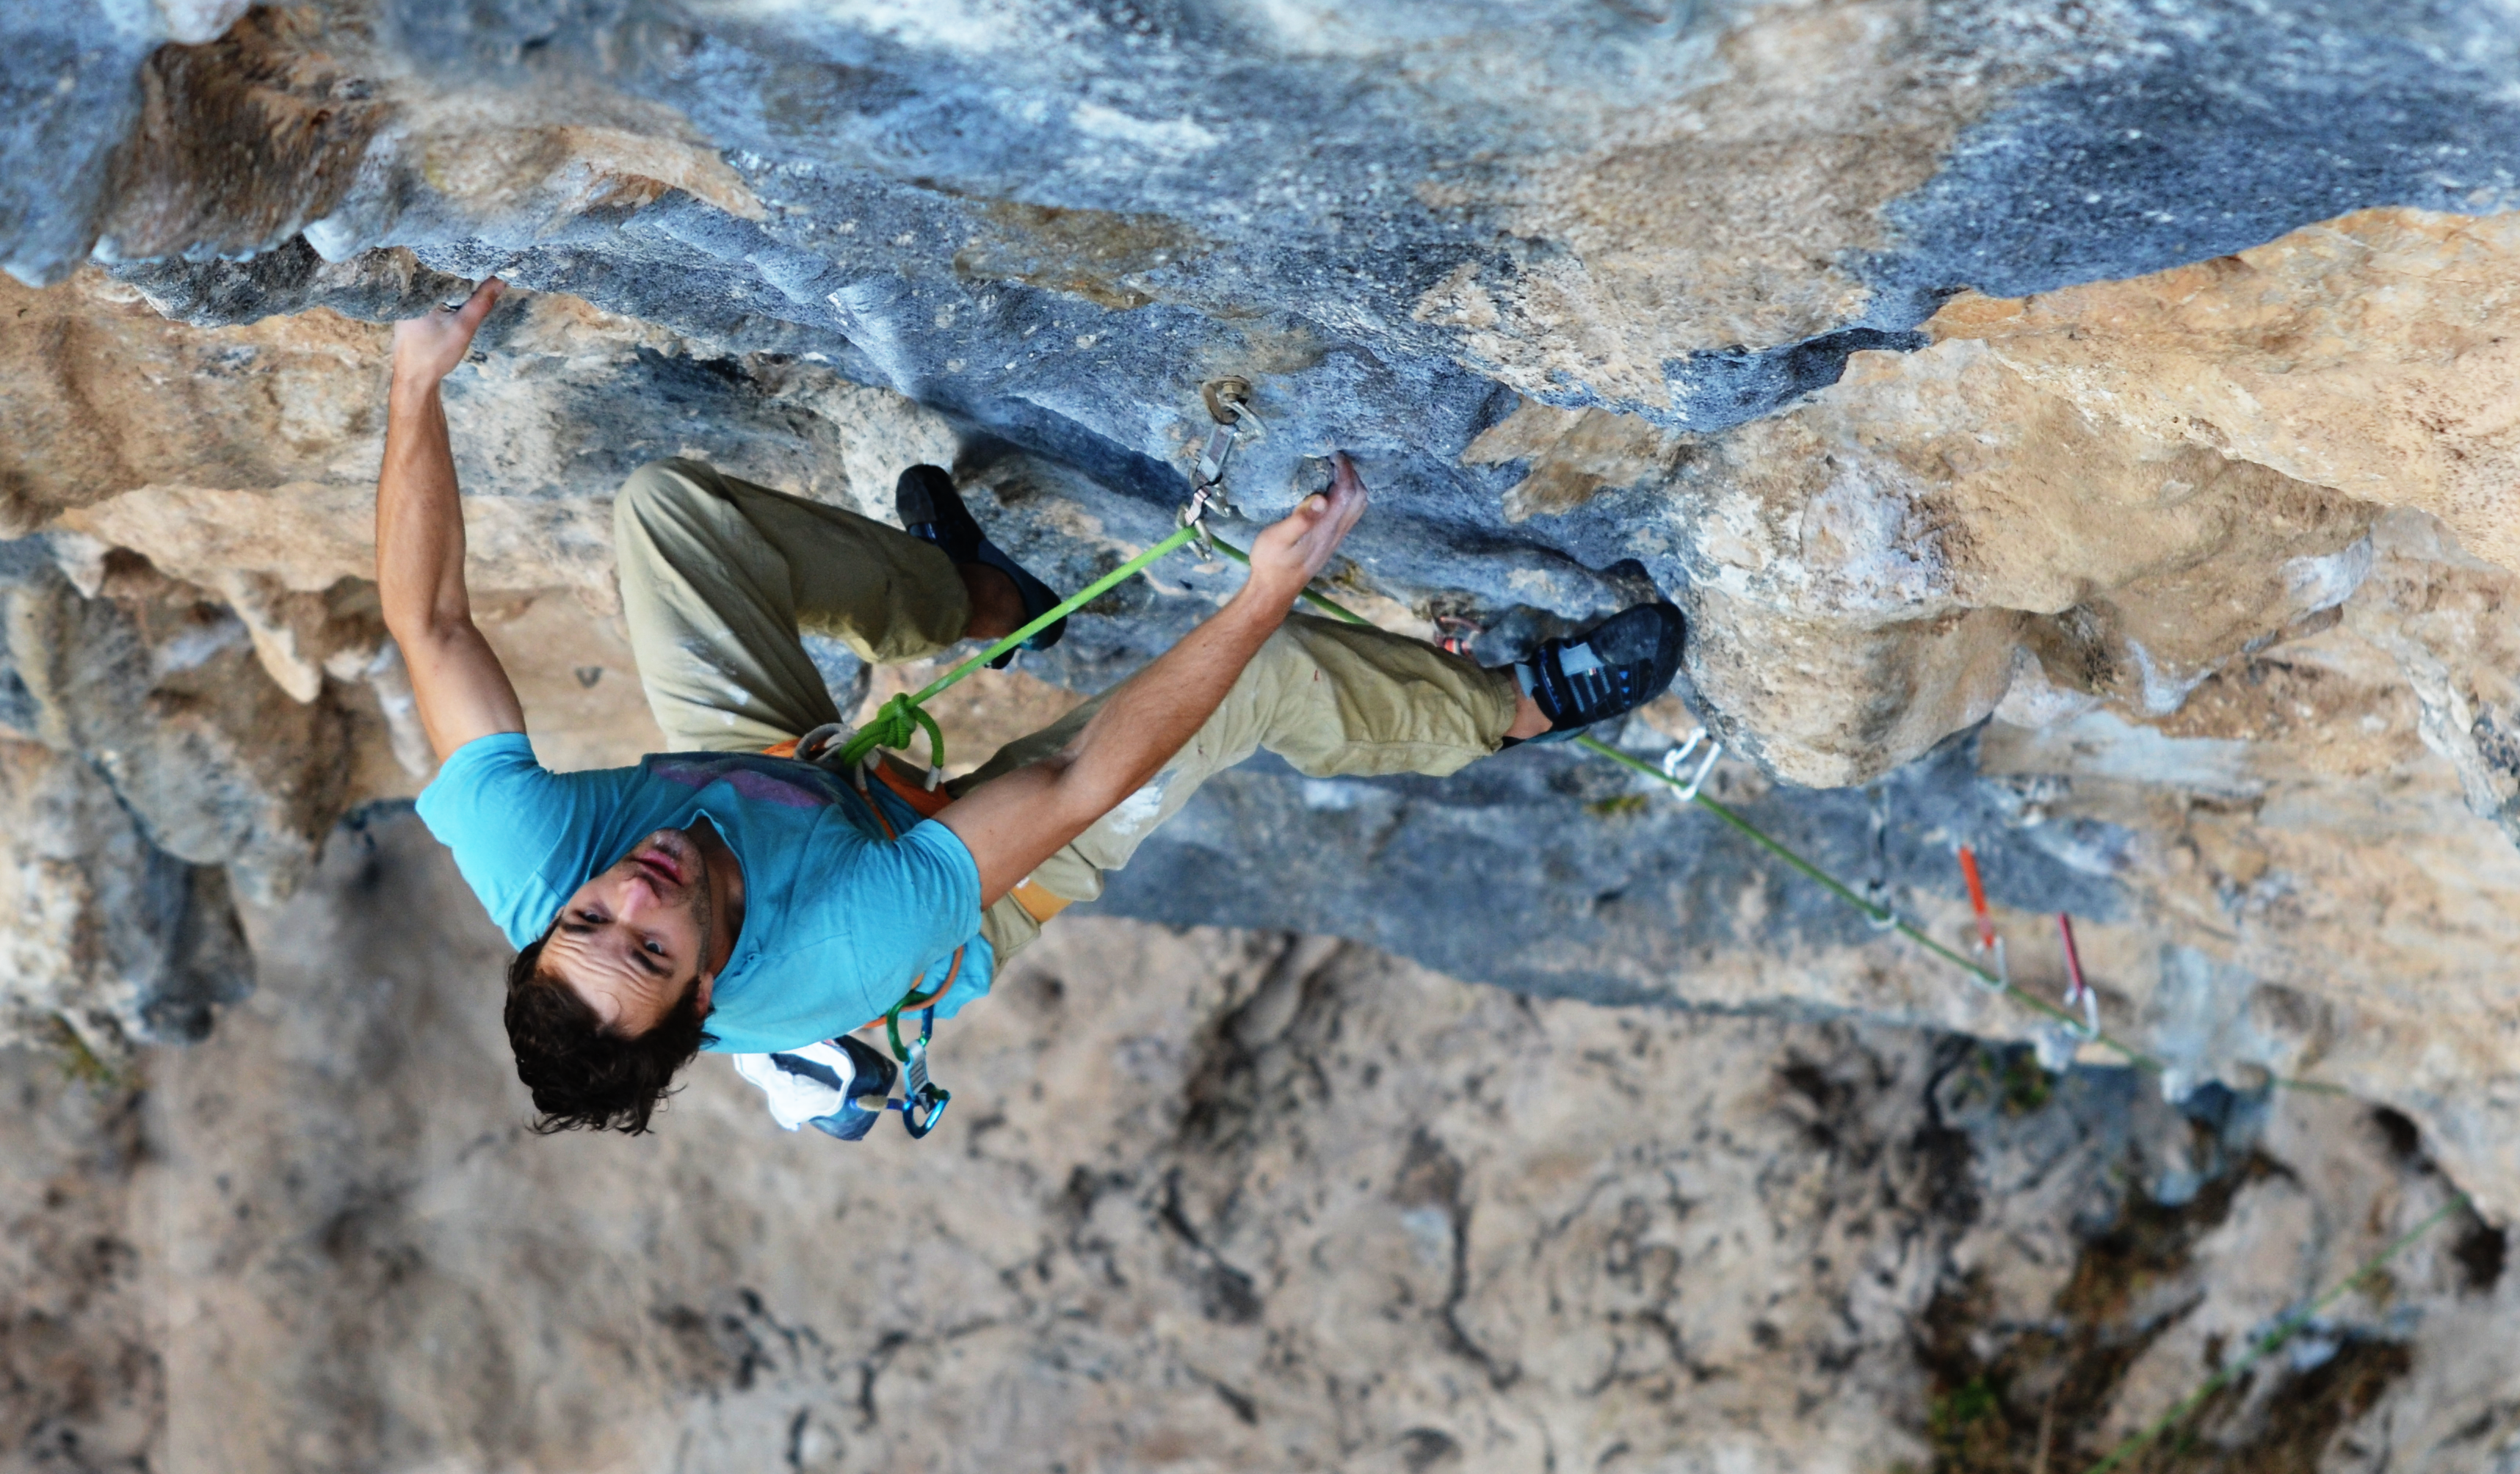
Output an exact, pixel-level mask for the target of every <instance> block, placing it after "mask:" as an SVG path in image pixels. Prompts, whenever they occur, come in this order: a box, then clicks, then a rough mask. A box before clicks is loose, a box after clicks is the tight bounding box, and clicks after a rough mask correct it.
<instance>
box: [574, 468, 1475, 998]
mask: <svg viewBox="0 0 2520 1474" xmlns="http://www.w3.org/2000/svg"><path fill="white" fill-rule="evenodd" d="M612 515H613V548H614V554H615V557H616V558H617V559H618V562H619V567H620V577H621V604H622V611H623V613H624V615H625V616H626V617H627V619H628V621H629V626H630V648H631V651H632V653H633V654H634V655H635V656H636V658H637V660H638V662H639V680H640V682H641V684H642V685H643V686H644V687H645V689H646V691H647V692H648V705H649V709H650V710H652V711H653V712H654V713H655V715H656V725H657V726H659V727H661V728H663V729H664V732H665V737H666V740H667V741H668V742H669V743H670V744H671V745H672V746H673V748H674V750H676V751H712V752H758V751H760V750H761V749H763V748H765V747H770V746H773V745H776V744H778V743H780V742H784V741H787V740H790V739H792V738H794V737H801V736H802V735H804V734H805V733H807V732H809V731H811V730H813V729H814V728H816V727H819V726H821V725H823V724H824V723H826V722H836V721H839V720H840V714H839V711H838V709H837V708H836V707H835V706H834V705H833V704H832V696H831V692H830V691H829V690H827V689H826V688H825V686H824V685H823V680H822V677H821V676H820V675H819V674H817V673H816V671H815V669H814V662H813V661H812V660H811V659H810V658H809V657H808V656H807V655H806V653H805V649H804V647H803V645H802V644H800V643H799V642H798V640H797V635H798V633H799V632H800V631H802V632H807V633H812V634H819V635H827V636H830V637H832V638H834V639H837V640H839V641H841V642H842V643H844V644H845V645H847V646H848V647H849V648H850V649H852V650H855V651H856V652H857V653H858V654H859V655H860V656H861V657H863V658H864V659H867V660H869V661H873V662H877V663H887V662H896V661H903V660H920V659H924V658H926V657H928V656H931V655H935V654H938V653H941V652H942V651H944V650H946V649H947V648H951V647H952V646H954V645H955V644H957V643H959V642H960V641H961V639H962V638H963V629H964V626H965V624H966V623H967V621H968V620H969V618H970V603H969V598H968V596H967V594H966V593H965V592H964V589H963V581H962V579H961V577H960V576H959V575H957V574H956V573H955V571H954V565H953V563H952V562H951V561H949V560H948V559H947V558H946V557H945V555H944V554H943V553H942V552H940V551H939V550H938V549H936V548H935V547H934V546H933V545H931V544H928V543H925V542H922V541H921V540H919V539H918V538H915V537H912V536H910V535H909V534H908V533H905V532H902V531H900V530H898V529H897V528H893V527H888V526H885V525H884V524H883V523H881V522H877V521H874V520H872V519H870V518H867V517H863V516H860V515H858V514H855V513H851V512H844V511H841V510H839V509H838V508H833V507H824V506H820V505H818V504H816V503H812V502H806V501H802V500H800V499H798V498H795V497H791V496H787V495H786V494H784V493H781V492H776V491H772V490H770V489H769V488H767V487H763V486H755V485H752V484H751V483H749V482H746V481H740V480H737V479H736V478H735V477H733V476H729V475H726V474H724V473H722V472H720V471H718V470H716V469H712V468H710V467H708V466H704V465H702V464H700V463H699V462H697V461H684V460H673V461H658V462H654V463H652V464H651V465H648V466H643V467H641V468H640V469H638V470H637V471H636V472H634V473H633V474H632V475H631V477H630V479H629V481H628V482H627V483H626V484H625V485H623V487H622V488H621V495H620V498H619V499H618V500H617V501H616V502H615V503H614V504H613V512H612ZM1516 695H1517V692H1516V690H1515V687H1514V683H1513V679H1512V677H1510V676H1509V675H1508V674H1506V673H1505V672H1502V671H1489V670H1482V669H1480V668H1479V667H1478V666H1477V665H1475V664H1473V663H1472V662H1470V661H1468V660H1466V659H1463V658H1462V657H1461V656H1459V655H1454V654H1449V653H1447V652H1445V651H1443V650H1439V649H1437V648H1434V647H1432V646H1430V645H1426V644H1424V643H1423V642H1421V641H1417V640H1411V639H1408V638H1406V637H1404V636H1400V635H1394V634H1390V633H1388V632H1386V631H1383V630H1377V629H1372V628H1369V627H1366V626H1362V625H1351V624H1341V623H1334V622H1331V621H1329V620H1326V619H1316V618H1312V617H1310V616H1308V615H1301V614H1297V615H1291V616H1289V617H1288V618H1287V621H1286V623H1285V625H1284V626H1283V627H1282V628H1281V629H1280V630H1279V631H1278V632H1277V633H1276V634H1274V635H1272V636H1270V637H1269V640H1268V642H1267V643H1266V644H1264V645H1263V646H1262V647H1261V648H1260V651H1259V653H1258V654H1257V655H1255V656H1253V657H1252V660H1251V663H1250V664H1249V665H1248V666H1246V667H1244V669H1243V672H1242V675H1241V677H1240V679H1238V680H1237V681H1236V682H1235V684H1234V689H1233V690H1232V691H1231V692H1228V693H1227V695H1226V697H1225V700H1224V702H1223V704H1221V705H1219V706H1218V707H1217V710H1216V714H1215V715H1214V716H1212V717H1210V718H1208V720H1207V723H1206V725H1205V726H1203V727H1201V728H1200V729H1199V730H1198V733H1197V735H1196V736H1194V737H1192V738H1191V740H1190V743H1189V745H1187V746H1185V747H1184V748H1183V749H1182V750H1181V751H1180V753H1178V754H1176V755H1175V756H1174V758H1173V760H1172V761H1171V762H1170V763H1168V764H1166V765H1165V766H1164V768H1163V771H1162V772H1160V773H1158V774H1157V775H1156V776H1155V778H1154V781H1153V782H1149V783H1148V784H1147V786H1146V787H1144V788H1142V789H1140V790H1139V791H1138V792H1137V793H1135V794H1133V795H1132V796H1131V797H1130V798H1129V799H1128V800H1127V801H1126V802H1124V803H1122V804H1121V805H1120V806H1119V807H1118V808H1116V809H1114V810H1112V811H1111V812H1110V813H1108V814H1106V815H1104V816H1103V817H1102V819H1100V820H1098V821H1096V822H1095V824H1094V826H1093V827H1091V828H1089V829H1087V830H1086V831H1085V832H1084V833H1083V834H1080V835H1078V836H1077V837H1076V839H1075V840H1074V841H1073V842H1071V843H1070V844H1068V845H1067V846H1066V847H1065V848H1064V849H1062V850H1060V851H1059V852H1058V853H1057V855H1054V856H1052V857H1051V858H1050V859H1049V860H1048V861H1046V862H1044V863H1043V865H1042V866H1041V868H1040V869H1039V870H1037V871H1034V872H1033V874H1032V879H1033V880H1034V881H1035V882H1036V883H1037V884H1038V885H1040V886H1041V887H1042V888H1043V889H1046V890H1048V891H1050V892H1051V893H1052V894H1053V895H1055V896H1057V897H1058V898H1060V899H1061V900H1064V901H1091V900H1094V899H1095V898H1096V897H1098V896H1100V895H1102V872H1103V871H1114V870H1118V869H1119V868H1121V867H1122V866H1124V865H1126V864H1128V862H1129V857H1130V856H1131V855H1133V854H1135V853H1136V852H1137V848H1138V846H1139V844H1140V843H1141V842H1143V841H1144V840H1145V839H1146V837H1147V835H1148V834H1149V833H1150V832H1152V831H1153V829H1154V828H1155V826H1157V825H1160V824H1162V823H1163V822H1164V821H1165V820H1167V819H1170V818H1171V817H1172V816H1173V815H1175V814H1177V813H1179V812H1181V808H1182V805H1184V804H1186V803H1188V802H1189V801H1190V796H1191V794H1192V793H1193V792H1195V791H1196V790H1197V788H1198V785H1199V784H1200V783H1203V782H1206V781H1207V780H1208V779H1209V778H1210V777H1211V776H1213V775H1215V774H1218V773H1221V772H1223V771H1224V770H1226V769H1228V768H1231V767H1233V766H1234V765H1235V764H1237V763H1238V762H1241V761H1242V760H1243V759H1244V758H1247V757H1249V756H1250V755H1251V754H1252V753H1253V752H1254V751H1256V750H1258V749H1259V748H1262V747H1266V748H1268V749H1269V750H1270V751H1271V752H1274V753H1277V754H1278V755H1279V756H1280V757H1282V758H1284V759H1285V760H1286V762H1287V763H1288V764H1290V765H1292V766H1293V767H1294V769H1295V770H1296V771H1297V772H1299V773H1303V774H1306V775H1308V776H1310V777H1314V778H1339V777H1355V778H1362V777H1373V776H1379V775H1384V774H1394V773H1422V774H1427V775H1430V776H1434V777H1442V776H1443V775H1446V774H1449V773H1452V772H1455V771H1456V770H1458V769H1460V768H1462V767H1463V765H1465V764H1467V763H1469V762H1471V761H1473V760H1475V759H1477V758H1482V757H1485V756H1487V755H1488V754H1489V753H1492V752H1494V751H1496V750H1497V748H1498V746H1499V745H1500V744H1501V743H1502V742H1503V741H1504V739H1505V732H1506V729H1507V728H1508V726H1510V725H1512V722H1513V713H1514V705H1515V699H1516ZM1102 699H1103V698H1102V697H1100V696H1098V697H1096V698H1095V699H1094V700H1092V701H1089V702H1087V703H1086V704H1085V705H1083V706H1081V707H1078V708H1077V709H1076V710H1075V711H1073V712H1070V713H1069V714H1068V715H1067V716H1065V717H1063V718H1061V719H1060V720H1059V721H1057V722H1056V723H1054V724H1052V725H1051V726H1050V727H1048V728H1045V729H1044V730H1042V731H1040V732H1037V733H1034V734H1033V735H1032V736H1030V737H1022V738H1019V739H1017V740H1016V741H1013V742H1010V743H1008V744H1007V745H1006V746H1005V747H1004V748H1002V749H1000V751H999V752H998V754H997V755H996V756H995V757H992V758H991V759H990V760H989V761H988V762H987V763H985V764H983V765H982V766H981V767H980V768H979V769H978V770H977V771H976V772H974V773H971V774H970V775H968V776H967V777H965V778H962V779H958V780H955V781H954V782H952V783H950V784H949V785H948V788H949V790H950V791H952V792H953V793H955V794H957V795H960V794H963V793H967V792H969V791H970V790H971V788H972V787H974V786H976V785H977V784H980V783H983V782H988V781H989V780H990V779H992V778H995V777H997V776H998V775H1000V774H1003V773H1008V772H1012V771H1013V770H1014V769H1016V768H1020V767H1022V766H1024V765H1025V764H1027V763H1031V762H1035V761H1037V760H1039V759H1041V758H1044V757H1047V756H1049V755H1051V754H1052V753H1055V752H1057V751H1058V750H1059V749H1060V748H1061V747H1063V746H1065V745H1066V744H1067V743H1068V742H1069V741H1070V740H1071V739H1073V738H1074V737H1075V736H1076V734H1077V732H1078V731H1079V730H1080V729H1082V728H1083V727H1084V725H1085V723H1086V721H1087V720H1088V719H1090V718H1091V717H1092V716H1093V714H1094V713H1095V711H1096V710H1098V709H1099V708H1100V707H1101V706H1102ZM1040 930H1041V926H1040V922H1038V921H1037V920H1035V919H1034V918H1033V916H1032V915H1031V914H1030V913H1028V912H1026V911H1025V910H1024V909H1023V908H1021V907H1020V906H1018V905H1016V904H1015V902H1014V900H1013V898H1012V897H1009V898H1007V899H1005V900H1001V901H1000V902H998V903H997V904H996V905H994V906H992V907H990V908H989V909H988V913H987V915H986V916H984V917H983V918H982V925H981V931H982V933H983V934H984V935H985V936H987V937H988V939H989V944H990V946H991V947H993V948H995V949H996V951H997V953H998V955H999V956H1000V957H1001V958H1004V957H1010V956H1012V955H1013V954H1014V953H1015V952H1016V951H1018V950H1019V949H1021V948H1022V947H1023V946H1024V945H1026V944H1027V943H1029V942H1030V941H1031V940H1032V939H1033V938H1034V937H1035V936H1037V935H1039V933H1040Z"/></svg>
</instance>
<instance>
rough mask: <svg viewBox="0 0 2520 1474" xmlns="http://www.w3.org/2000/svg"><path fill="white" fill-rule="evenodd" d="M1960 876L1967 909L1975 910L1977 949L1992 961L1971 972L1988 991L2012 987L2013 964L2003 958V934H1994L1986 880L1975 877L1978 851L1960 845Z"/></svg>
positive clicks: (1993, 922)
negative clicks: (1987, 899) (1967, 901)
mask: <svg viewBox="0 0 2520 1474" xmlns="http://www.w3.org/2000/svg"><path fill="white" fill-rule="evenodd" d="M1960 878H1961V879H1962V880H1965V881H1966V882H1968V898H1969V909H1970V910H1971V911H1974V912H1975V913H1977V950H1978V955H1979V956H1981V957H1984V958H1986V959H1987V960H1989V962H1990V963H1991V964H1992V965H1991V966H1989V967H1984V968H1980V969H1978V970H1977V971H1976V972H1975V973H1973V974H1971V980H1972V981H1974V982H1975V983H1976V984H1977V985H1978V986H1979V987H1981V988H1984V989H1985V990H1986V991H1988V992H1989V993H2009V992H2011V991H2012V966H2011V964H2010V963H2008V962H2006V961H2005V960H2004V958H2003V938H2002V937H2000V936H1997V935H1996V934H1995V918H1994V916H1992V915H1990V914H1989V913H1988V911H1987V908H1986V884H1985V882H1983V881H1981V880H1980V879H1978V874H1977V852H1976V851H1975V850H1972V849H1970V848H1969V847H1968V846H1967V845H1961V846H1960Z"/></svg>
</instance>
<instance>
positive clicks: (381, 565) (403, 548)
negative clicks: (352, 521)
mask: <svg viewBox="0 0 2520 1474" xmlns="http://www.w3.org/2000/svg"><path fill="white" fill-rule="evenodd" d="M377 595H378V599H379V601H380V602H381V603H382V604H383V605H384V619H385V627H386V628H387V629H389V630H391V631H392V632H393V634H394V638H395V639H396V640H398V641H401V642H402V643H404V644H406V645H409V644H413V643H415V642H418V641H421V640H425V639H427V637H428V636H429V635H430V634H431V633H433V632H436V631H439V630H443V629H447V628H451V627H453V626H457V625H462V624H466V623H469V621H470V618H471V608H472V605H471V601H470V599H469V598H468V596H467V594H466V592H465V587H464V510H463V502H462V499H461V497H460V495H459V494H458V491H457V488H456V482H455V456H454V452H453V449H452V447H451V445H450V444H449V442H448V438H447V431H446V407H445V405H444V404H443V403H442V402H441V401H440V399H439V397H438V392H437V384H436V383H435V381H433V380H423V381H420V382H414V381H412V380H411V379H409V378H407V377H406V376H404V375H401V374H396V375H395V376H394V385H393V389H392V392H391V394H390V395H389V396H388V398H387V400H386V408H385V454H384V466H383V469H382V470H381V471H380V473H379V474H378V477H377Z"/></svg>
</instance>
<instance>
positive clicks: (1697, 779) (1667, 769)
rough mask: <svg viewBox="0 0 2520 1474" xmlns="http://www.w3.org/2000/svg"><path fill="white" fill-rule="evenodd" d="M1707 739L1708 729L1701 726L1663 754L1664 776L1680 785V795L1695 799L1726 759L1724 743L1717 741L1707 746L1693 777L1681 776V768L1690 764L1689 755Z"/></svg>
mask: <svg viewBox="0 0 2520 1474" xmlns="http://www.w3.org/2000/svg"><path fill="white" fill-rule="evenodd" d="M1705 741H1707V731H1706V729H1705V728H1703V727H1700V728H1698V729H1697V730H1696V731H1694V732H1691V733H1690V734H1689V735H1688V739H1687V740H1686V741H1683V742H1682V743H1681V744H1680V745H1679V746H1677V747H1674V748H1673V749H1671V750H1670V751H1669V752H1666V753H1664V754H1663V755H1662V776H1663V777H1665V778H1667V779H1670V780H1671V781H1672V782H1674V783H1675V784H1678V785H1679V788H1680V796H1681V797H1682V798H1684V799H1688V800H1691V801H1694V800H1695V799H1696V797H1697V790H1698V789H1700V788H1702V787H1704V786H1706V777H1707V775H1708V774H1710V773H1713V772H1714V771H1715V765H1716V764H1717V763H1720V762H1722V761H1724V744H1723V743H1722V742H1715V743H1712V744H1711V745H1709V746H1708V747H1707V749H1706V756H1705V758H1704V759H1703V760H1701V761H1700V762H1699V763H1698V765H1697V772H1696V774H1695V775H1694V776H1693V777H1690V778H1688V779H1683V778H1682V777H1681V776H1680V770H1681V769H1682V768H1684V767H1686V766H1688V755H1689V754H1690V753H1692V752H1695V751H1696V750H1697V748H1698V744H1699V743H1701V742H1705Z"/></svg>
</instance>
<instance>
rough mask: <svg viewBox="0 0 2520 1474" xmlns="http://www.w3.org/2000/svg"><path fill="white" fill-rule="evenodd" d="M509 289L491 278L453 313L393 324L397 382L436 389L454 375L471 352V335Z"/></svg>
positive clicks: (434, 313)
mask: <svg viewBox="0 0 2520 1474" xmlns="http://www.w3.org/2000/svg"><path fill="white" fill-rule="evenodd" d="M506 290H508V284H507V283H505V282H502V281H500V280H499V279H498V278H497V277H490V278H487V279H485V280H484V281H483V282H482V283H481V285H480V286H478V287H475V288H473V289H472V295H471V296H469V297H467V298H465V299H464V305H463V306H461V307H458V308H456V309H454V310H453V311H448V310H447V309H445V308H439V309H438V310H437V311H435V312H431V313H429V314H427V316H425V317H415V318H407V319H405V320H404V321H402V322H399V323H396V324H394V331H393V377H394V383H395V384H396V385H398V386H401V387H404V388H412V389H427V388H434V387H436V385H437V383H438V381H439V380H443V379H444V378H445V377H446V376H447V375H449V374H452V373H454V372H455V367H456V365H458V364H460V363H462V362H464V355H465V354H467V353H469V352H471V351H472V335H473V333H474V332H475V331H476V330H477V329H479V328H480V326H481V319H483V318H485V317H488V316H489V315H490V309H491V308H492V307H493V306H495V305H497V304H498V300H499V294H500V293H501V292H503V291H506Z"/></svg>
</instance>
